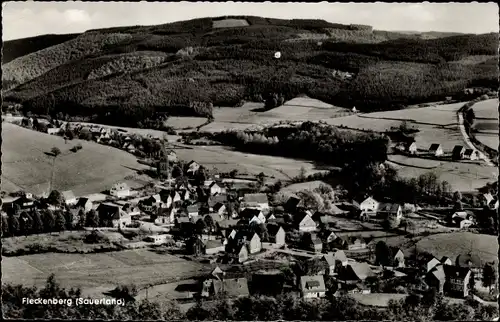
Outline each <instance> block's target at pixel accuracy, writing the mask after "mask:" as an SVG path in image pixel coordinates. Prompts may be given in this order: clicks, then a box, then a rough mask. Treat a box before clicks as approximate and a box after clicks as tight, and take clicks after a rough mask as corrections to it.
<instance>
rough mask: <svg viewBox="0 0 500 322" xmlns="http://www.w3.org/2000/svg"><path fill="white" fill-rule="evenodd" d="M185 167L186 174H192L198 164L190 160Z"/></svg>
mask: <svg viewBox="0 0 500 322" xmlns="http://www.w3.org/2000/svg"><path fill="white" fill-rule="evenodd" d="M186 167H187V171H186V174H188V175H194V174H195V173H196V172H197V171H198V170H199V169H200V165H199V164H198V163H197V162H196V161H190V162H189V163H188V164H187V165H186Z"/></svg>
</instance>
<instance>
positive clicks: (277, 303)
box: [2, 275, 498, 321]
mask: <svg viewBox="0 0 500 322" xmlns="http://www.w3.org/2000/svg"><path fill="white" fill-rule="evenodd" d="M132 290H133V289H130V288H125V287H117V289H116V292H115V293H116V297H117V298H120V299H122V300H123V301H124V303H125V304H124V305H101V304H98V305H75V300H76V298H81V297H83V296H82V291H81V290H80V289H73V288H72V289H66V288H63V287H61V286H60V285H59V284H58V283H57V281H56V280H55V277H54V275H51V276H50V277H49V278H48V279H47V282H46V284H45V286H44V287H43V288H37V287H25V286H21V285H11V284H4V285H2V311H3V315H4V317H5V318H7V319H75V318H78V319H82V320H86V319H103V320H120V321H123V320H169V321H171V320H191V321H198V320H221V321H223V320H226V321H275V320H286V321H296V320H302V321H332V320H335V321H349V320H376V321H383V320H390V321H410V320H411V321H414V320H415V318H417V319H418V321H434V320H440V321H453V320H467V321H491V319H493V318H494V317H496V315H498V309H497V308H496V307H494V306H487V305H483V304H481V303H478V302H476V301H473V300H467V301H466V302H465V303H462V304H451V303H449V302H448V301H447V300H445V299H444V298H443V297H442V296H441V295H438V294H436V293H435V292H434V291H427V292H425V293H424V294H416V293H415V294H411V295H409V296H408V297H406V298H405V299H402V300H399V301H394V300H390V301H389V306H388V307H387V308H372V307H367V306H363V305H360V304H358V303H357V302H356V301H355V300H354V299H352V298H350V297H349V296H339V297H333V296H328V297H327V298H323V299H318V300H317V301H309V300H304V299H301V298H297V297H294V296H291V295H279V296H277V297H268V296H251V297H241V298H238V299H234V300H232V299H228V298H226V297H225V296H224V295H221V296H220V297H218V298H216V299H215V300H214V301H207V302H205V301H200V302H198V303H197V304H196V305H195V306H194V307H192V308H191V309H189V310H188V311H187V312H186V313H185V314H184V313H182V312H181V310H180V309H179V307H178V305H177V304H176V302H174V301H170V300H165V301H162V302H154V303H153V302H149V301H148V300H140V301H137V300H133V297H131V293H130V292H131V291H132ZM25 298H29V299H35V298H40V299H72V300H73V305H67V304H66V305H37V304H35V305H26V304H25V303H23V299H25Z"/></svg>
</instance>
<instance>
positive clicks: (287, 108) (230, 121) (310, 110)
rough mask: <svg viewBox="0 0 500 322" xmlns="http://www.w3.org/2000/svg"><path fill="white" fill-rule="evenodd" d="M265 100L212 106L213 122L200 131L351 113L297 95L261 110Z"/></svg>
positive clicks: (320, 118) (316, 118)
mask: <svg viewBox="0 0 500 322" xmlns="http://www.w3.org/2000/svg"><path fill="white" fill-rule="evenodd" d="M263 108H264V103H251V102H249V103H245V104H244V105H243V106H241V107H238V108H234V107H215V108H214V110H213V116H214V119H215V120H214V122H212V123H210V124H208V125H206V126H204V127H202V128H201V129H202V130H203V131H208V132H216V131H222V130H225V129H238V130H244V129H247V128H250V127H252V128H253V127H258V126H259V125H271V124H274V123H277V122H279V121H320V120H325V119H330V118H335V117H341V116H345V115H349V114H351V112H350V111H349V110H348V109H345V108H341V107H336V106H333V105H330V104H326V103H324V102H321V101H319V100H317V99H312V98H309V97H296V98H294V99H292V100H290V101H287V102H285V104H283V105H282V106H279V107H277V108H274V109H271V110H268V111H263Z"/></svg>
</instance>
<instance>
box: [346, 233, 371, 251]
mask: <svg viewBox="0 0 500 322" xmlns="http://www.w3.org/2000/svg"><path fill="white" fill-rule="evenodd" d="M341 239H345V241H346V244H347V250H360V249H365V248H366V241H365V240H364V239H363V237H354V236H348V237H342V238H341Z"/></svg>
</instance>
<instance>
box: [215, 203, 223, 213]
mask: <svg viewBox="0 0 500 322" xmlns="http://www.w3.org/2000/svg"><path fill="white" fill-rule="evenodd" d="M223 206H225V205H224V204H223V203H222V202H218V203H216V204H215V205H214V206H213V209H214V211H219V210H220V209H221V208H222V207H223Z"/></svg>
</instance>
